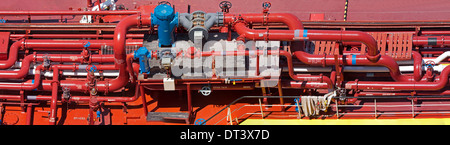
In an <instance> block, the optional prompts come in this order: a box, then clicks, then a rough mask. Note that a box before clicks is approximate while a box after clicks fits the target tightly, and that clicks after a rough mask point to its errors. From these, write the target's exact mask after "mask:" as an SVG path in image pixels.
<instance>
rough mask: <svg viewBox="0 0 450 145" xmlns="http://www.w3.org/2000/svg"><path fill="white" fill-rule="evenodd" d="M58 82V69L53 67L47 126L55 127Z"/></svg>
mask: <svg viewBox="0 0 450 145" xmlns="http://www.w3.org/2000/svg"><path fill="white" fill-rule="evenodd" d="M58 81H59V69H58V67H53V81H52V100H51V101H50V108H51V111H50V118H49V124H50V125H56V111H57V101H58Z"/></svg>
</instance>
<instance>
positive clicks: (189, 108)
mask: <svg viewBox="0 0 450 145" xmlns="http://www.w3.org/2000/svg"><path fill="white" fill-rule="evenodd" d="M186 92H187V101H188V113H189V117H188V119H187V121H186V122H187V123H188V124H190V121H191V115H192V96H191V84H190V83H187V86H186Z"/></svg>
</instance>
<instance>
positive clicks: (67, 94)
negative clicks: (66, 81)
mask: <svg viewBox="0 0 450 145" xmlns="http://www.w3.org/2000/svg"><path fill="white" fill-rule="evenodd" d="M61 89H62V91H63V93H62V98H63V99H64V100H69V99H70V88H69V87H66V86H64V87H62V88H61Z"/></svg>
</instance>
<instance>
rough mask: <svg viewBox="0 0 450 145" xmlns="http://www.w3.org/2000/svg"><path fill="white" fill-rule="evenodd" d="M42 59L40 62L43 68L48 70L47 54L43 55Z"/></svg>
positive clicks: (48, 57) (48, 59) (48, 58)
mask: <svg viewBox="0 0 450 145" xmlns="http://www.w3.org/2000/svg"><path fill="white" fill-rule="evenodd" d="M42 58H43V59H44V60H43V61H42V65H43V66H44V68H46V69H48V68H49V67H50V56H48V54H45V55H44V56H42Z"/></svg>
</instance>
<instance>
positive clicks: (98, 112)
mask: <svg viewBox="0 0 450 145" xmlns="http://www.w3.org/2000/svg"><path fill="white" fill-rule="evenodd" d="M100 114H101V112H100V110H97V118H100Z"/></svg>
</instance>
